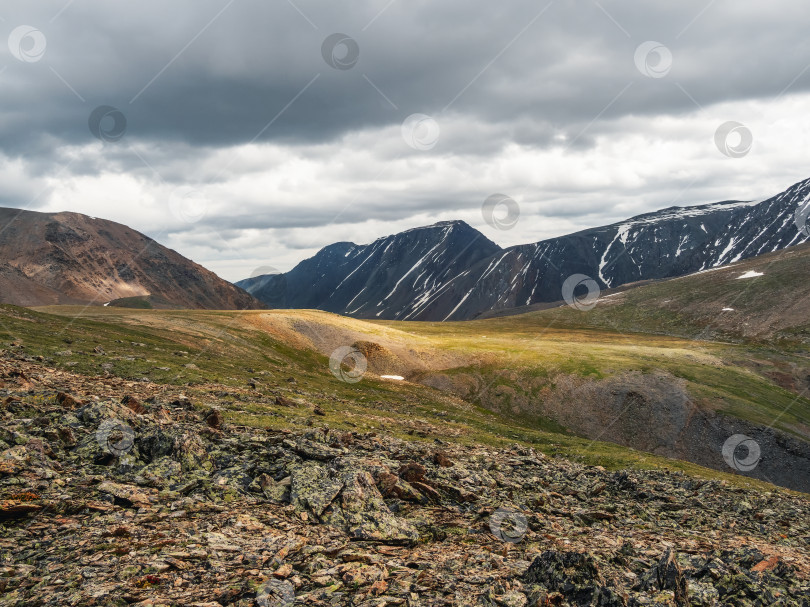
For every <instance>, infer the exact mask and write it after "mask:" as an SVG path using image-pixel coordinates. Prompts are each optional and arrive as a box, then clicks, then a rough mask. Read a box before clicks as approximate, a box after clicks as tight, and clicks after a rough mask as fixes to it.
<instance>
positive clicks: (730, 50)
mask: <svg viewBox="0 0 810 607" xmlns="http://www.w3.org/2000/svg"><path fill="white" fill-rule="evenodd" d="M387 5H388V3H384V2H364V3H354V4H353V5H352V6H351V8H348V7H346V6H343V5H338V4H335V3H331V2H322V1H318V2H314V1H308V0H297V2H295V4H294V5H293V4H291V3H287V2H276V3H267V2H261V1H259V0H255V1H246V0H238V1H236V2H233V3H232V4H230V3H228V2H226V1H224V0H217V1H213V0H202V1H201V0H194V1H193V2H192V1H191V0H183V1H175V2H172V3H161V2H156V1H145V2H139V3H137V4H123V3H109V2H100V1H91V0H82V1H81V2H75V3H72V4H70V6H68V8H67V9H65V10H64V12H62V13H61V14H59V15H58V16H56V15H57V13H59V11H60V9H61V8H63V7H64V6H65V5H64V4H62V3H61V2H48V3H37V4H36V5H33V4H32V3H30V2H21V1H13V2H6V3H5V4H4V7H3V12H2V16H3V19H4V20H5V21H4V23H3V24H2V29H3V30H4V31H6V34H8V33H10V32H11V31H12V30H13V29H14V27H16V26H17V25H21V24H30V25H32V26H34V27H37V28H39V29H40V30H41V31H42V32H43V34H44V35H45V36H46V38H47V50H46V52H45V55H44V57H43V59H42V60H41V61H39V62H36V63H22V62H19V61H17V60H15V59H14V58H13V57H12V56H11V55H10V53H9V52H8V50H7V49H6V52H5V54H4V55H5V56H4V57H3V63H4V64H5V67H6V69H5V71H4V73H3V74H2V75H0V81H1V82H2V83H3V88H4V101H3V105H2V110H0V141H2V146H3V149H4V150H5V151H6V152H7V153H10V154H15V153H22V154H26V155H32V156H33V155H37V154H42V153H43V152H44V151H46V150H48V149H51V148H52V141H53V138H56V139H58V140H60V141H63V142H69V143H86V142H88V141H91V140H92V135H91V134H90V132H89V130H88V128H87V119H88V116H89V114H90V112H91V111H92V109H93V108H95V107H96V106H97V105H101V104H108V105H112V106H115V107H117V108H119V109H121V111H122V112H124V114H125V115H126V117H127V121H128V132H127V137H130V138H133V139H144V140H150V141H158V142H167V141H174V142H183V143H187V144H191V145H195V146H199V145H208V146H224V145H231V144H236V143H244V142H248V141H251V140H252V139H253V138H254V137H257V136H259V140H262V141H264V140H270V139H272V140H276V141H279V142H285V143H304V142H306V143H311V142H317V141H328V140H330V139H333V138H335V137H338V136H340V135H342V134H343V133H346V132H347V131H352V130H356V129H363V128H372V127H378V126H381V125H385V124H398V123H400V122H401V121H402V120H403V119H404V118H405V117H406V116H408V115H409V114H411V113H414V112H423V113H426V114H430V115H432V116H434V117H436V118H437V120H439V121H441V119H442V117H443V116H447V115H448V114H451V113H453V114H461V115H464V116H468V117H469V119H470V120H478V121H484V122H488V123H493V124H501V125H505V126H506V129H505V131H506V132H508V130H509V129H508V125H509V124H520V123H529V124H530V125H531V128H529V129H523V128H521V129H520V131H519V132H518V133H516V137H517V138H519V139H523V140H526V141H528V142H530V143H533V144H537V145H548V144H551V143H552V136H553V134H554V133H557V132H565V133H566V134H568V135H569V137H576V136H577V134H578V133H580V132H581V131H582V130H583V129H584V128H585V127H586V126H587V125H588V124H589V123H590V122H591V121H592V120H594V119H595V118H596V117H597V116H600V118H605V119H606V118H615V117H618V116H622V115H627V114H636V115H638V114H678V113H682V112H691V111H693V110H694V109H695V102H697V103H698V104H700V105H702V106H708V105H711V104H712V103H716V102H721V101H727V100H732V99H744V98H757V97H771V96H776V95H779V94H780V92H781V91H782V90H783V89H784V88H785V87H787V86H788V85H790V84H791V82H792V81H793V80H794V79H795V82H793V85H792V87H791V89H790V90H791V91H793V92H798V91H802V90H806V89H807V87H808V86H810V77H808V76H807V74H805V75H804V76H801V77H798V79H797V76H800V74H801V72H802V70H803V69H805V68H806V66H807V63H808V62H810V46H809V43H808V42H807V39H806V31H807V26H808V22H810V14H808V13H807V11H803V10H801V9H800V7H797V5H796V3H795V2H777V3H772V4H770V5H769V6H768V7H767V10H766V9H765V7H762V5H761V4H758V3H755V2H751V1H748V2H746V1H743V2H739V1H738V2H734V3H731V2H716V3H709V2H704V1H692V2H682V3H678V4H677V5H674V4H673V5H662V4H661V3H644V4H640V3H633V4H632V5H631V4H629V3H622V2H615V1H614V2H608V1H605V2H603V3H601V4H599V3H596V2H586V1H583V2H570V1H569V2H566V1H562V2H560V1H557V2H553V3H551V4H550V5H547V4H546V3H545V2H540V3H537V2H528V1H521V2H510V3H508V4H503V5H499V6H493V5H492V3H488V2H487V3H485V2H473V1H470V0H464V1H463V2H462V1H460V0H458V1H447V2H442V3H436V2H404V1H401V2H397V1H395V2H393V3H392V4H390V6H387ZM386 6H387V8H386ZM296 7H298V9H299V10H300V12H301V13H304V15H306V17H304V16H302V15H301V14H299V12H298V10H296ZM758 7H761V8H758ZM55 16H56V18H55V19H54V17H55ZM308 20H309V21H311V24H310V23H309V22H308ZM769 21H770V22H772V25H773V27H767V22H769ZM763 22H764V23H763ZM316 27H317V29H316ZM333 32H344V33H346V34H347V35H349V36H352V37H353V38H354V39H356V40H357V43H358V45H359V48H360V55H359V60H358V62H357V64H356V65H355V66H354V68H352V69H349V70H336V69H333V68H331V67H329V66H328V65H327V64H326V62H325V61H324V60H323V58H322V56H321V43H322V42H323V40H324V39H325V38H326V37H327V36H328V35H329V34H331V33H333ZM646 40H657V41H659V42H661V43H662V44H664V45H666V46H668V47H669V48H670V49H671V51H672V54H673V63H672V70H671V73H670V74H669V75H668V76H667V78H664V79H660V80H655V79H649V78H645V77H644V76H643V75H641V74H640V73H639V72H638V71H637V69H636V67H635V65H634V62H633V55H634V52H635V49H636V47H637V46H638V45H639V44H640V43H642V42H644V41H646ZM496 57H497V59H496ZM488 66H489V67H488ZM313 79H314V81H313ZM150 83H151V84H150ZM628 85H632V86H630V87H629V88H627V89H626V87H627V86H628ZM307 86H308V88H306V90H305V91H304V92H303V93H302V92H301V91H302V90H303V89H305V87H307ZM375 87H376V89H379V91H378V90H376V89H375ZM71 89H72V90H71ZM625 89H626V90H625ZM681 89H683V90H681ZM622 91H624V92H622ZM299 95H300V96H299ZM617 96H619V98H618V99H617ZM80 97H81V98H82V99H84V101H82V100H81V99H80ZM296 97H297V99H296ZM690 97H691V98H690ZM386 98H387V100H386ZM293 99H296V100H295V102H294V103H292V104H291V105H289V107H287V109H286V110H284V108H285V106H287V104H288V103H290V101H291V100H293ZM392 104H393V105H396V108H394V107H393V105H392ZM282 110H284V111H283V113H282V115H281V116H278V114H279V113H280V112H282ZM277 116H278V117H277ZM274 118H276V119H275V122H273V123H272V125H270V126H269V127H268V126H267V125H268V123H270V122H271V121H272V120H273V119H274ZM265 128H266V130H264V131H263V129H265ZM591 128H592V129H594V128H595V130H596V131H598V129H599V125H596V126H595V127H593V126H592V127H591ZM260 133H262V134H261V135H259V134H260ZM582 141H584V142H585V143H587V142H588V139H587V138H585V139H583V140H582ZM492 143H493V142H492V141H491V140H487V141H484V142H481V147H482V148H483V149H484V153H486V149H487V148H488V147H489V146H491V145H492ZM580 143H581V142H580ZM468 145H469V144H468ZM470 147H474V146H470Z"/></svg>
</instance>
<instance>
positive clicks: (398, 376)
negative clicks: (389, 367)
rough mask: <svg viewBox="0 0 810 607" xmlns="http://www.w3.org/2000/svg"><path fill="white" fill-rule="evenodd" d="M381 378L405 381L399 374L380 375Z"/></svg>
mask: <svg viewBox="0 0 810 607" xmlns="http://www.w3.org/2000/svg"><path fill="white" fill-rule="evenodd" d="M380 377H381V378H382V379H392V380H394V381H405V378H404V377H402V376H401V375H380Z"/></svg>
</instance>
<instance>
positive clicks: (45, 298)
mask: <svg viewBox="0 0 810 607" xmlns="http://www.w3.org/2000/svg"><path fill="white" fill-rule="evenodd" d="M130 297H143V298H147V299H149V300H150V301H157V302H161V307H176V308H210V309H229V310H232V309H256V308H262V307H264V306H263V304H261V303H260V302H259V301H258V300H256V299H254V298H253V297H251V296H250V295H249V294H248V293H246V292H245V291H243V290H242V289H239V288H237V287H235V286H234V285H232V284H230V283H229V282H227V281H225V280H222V279H221V278H219V277H218V276H217V275H216V274H214V273H213V272H210V271H209V270H206V269H205V268H203V267H202V266H200V265H198V264H196V263H194V262H192V261H189V260H188V259H186V258H185V257H183V256H182V255H180V254H179V253H176V252H175V251H172V250H171V249H167V248H166V247H164V246H162V245H160V244H158V243H157V242H155V241H154V240H152V239H151V238H149V237H147V236H144V235H143V234H140V233H139V232H136V231H135V230H132V229H131V228H128V227H127V226H124V225H121V224H119V223H114V222H112V221H107V220H104V219H96V218H93V217H88V216H87V215H81V214H79V213H37V212H33V211H21V210H18V209H10V208H0V303H10V304H16V305H23V306H37V305H50V304H94V305H102V304H105V303H108V302H110V301H112V300H116V299H121V298H130Z"/></svg>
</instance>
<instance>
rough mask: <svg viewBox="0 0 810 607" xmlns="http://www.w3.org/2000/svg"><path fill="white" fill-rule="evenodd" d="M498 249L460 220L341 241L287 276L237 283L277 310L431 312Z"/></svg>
mask: <svg viewBox="0 0 810 607" xmlns="http://www.w3.org/2000/svg"><path fill="white" fill-rule="evenodd" d="M500 250H501V248H500V247H499V246H498V245H496V244H495V243H494V242H492V241H491V240H489V239H488V238H487V237H486V236H484V235H483V234H481V232H479V231H477V230H474V229H473V228H471V227H470V226H468V225H467V224H466V223H464V222H463V221H449V222H442V223H437V224H434V225H432V226H427V227H424V228H415V229H412V230H407V231H405V232H402V233H400V234H394V235H393V236H387V237H385V238H380V239H379V240H376V241H374V242H373V243H372V244H369V245H356V244H354V243H351V242H339V243H336V244H333V245H330V246H328V247H325V248H324V249H321V251H319V252H318V253H317V254H316V255H315V256H314V257H312V258H310V259H307V260H305V261H302V262H301V263H300V264H298V265H297V266H296V267H295V268H293V269H292V270H291V271H290V272H287V273H286V274H276V275H266V276H258V277H255V278H249V279H246V280H242V281H239V282H237V283H236V284H237V286H240V287H242V288H244V289H245V290H246V291H248V292H249V293H251V294H252V295H254V296H255V297H257V298H259V299H260V300H262V301H264V302H266V303H267V304H268V305H270V306H273V307H279V308H318V309H321V310H327V311H330V312H338V313H341V314H348V315H350V316H357V317H360V318H375V317H380V318H402V319H405V318H413V317H420V318H421V317H423V316H424V315H425V314H427V315H428V316H431V315H433V308H432V307H431V304H430V302H431V299H432V298H434V297H435V296H436V295H437V293H438V292H439V291H441V289H443V288H444V287H445V285H447V284H449V283H450V282H452V281H453V280H454V279H456V278H458V277H459V276H460V275H463V274H464V272H466V271H467V270H468V269H469V268H470V267H471V266H473V265H475V264H476V263H477V262H480V261H482V260H484V259H487V258H489V257H490V256H492V255H493V254H495V253H497V252H499V251H500Z"/></svg>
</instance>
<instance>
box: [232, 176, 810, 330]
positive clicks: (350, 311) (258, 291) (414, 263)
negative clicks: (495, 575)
mask: <svg viewBox="0 0 810 607" xmlns="http://www.w3.org/2000/svg"><path fill="white" fill-rule="evenodd" d="M808 201H810V179H808V180H806V181H803V182H801V183H798V184H796V185H794V186H793V187H791V188H789V189H788V190H786V191H785V192H782V193H781V194H779V195H777V196H774V197H773V198H769V199H767V200H765V201H762V202H758V203H757V202H741V201H727V202H717V203H713V204H705V205H700V206H694V207H683V208H682V207H671V208H668V209H663V210H661V211H656V212H654V213H647V214H644V215H639V216H637V217H633V218H631V219H628V220H626V221H622V222H619V223H615V224H613V225H609V226H604V227H599V228H593V229H588V230H583V231H581V232H577V233H575V234H570V235H568V236H563V237H560V238H552V239H549V240H544V241H541V242H537V243H534V244H528V245H519V246H514V247H510V248H507V249H501V248H500V247H498V246H497V245H496V244H495V243H493V242H491V241H489V240H488V239H487V238H486V237H484V236H483V235H482V234H481V233H480V232H478V231H476V230H474V229H473V228H471V227H470V226H468V225H467V224H465V223H464V222H461V221H455V222H444V223H439V224H436V225H433V226H428V227H425V228H417V229H414V230H408V231H407V232H403V233H402V234H396V235H393V236H388V237H386V238H381V239H379V240H377V241H375V242H374V243H372V244H370V245H365V246H358V245H354V244H352V243H338V244H334V245H331V246H328V247H326V248H324V249H323V250H321V251H320V252H319V253H318V254H317V255H315V257H313V258H311V259H308V260H306V261H303V262H301V263H300V264H298V266H296V267H295V268H294V269H293V270H291V271H290V272H288V273H287V274H280V275H276V276H273V277H257V278H251V279H247V280H243V281H240V282H238V283H237V284H238V285H239V286H241V287H243V288H244V289H245V290H247V291H248V292H250V293H253V294H254V295H255V296H256V297H258V298H259V299H262V300H263V301H265V302H267V303H268V305H271V306H273V307H287V308H318V309H322V310H328V311H331V312H338V313H341V314H347V315H350V316H356V317H358V318H384V319H392V320H431V321H442V320H463V319H470V318H475V317H476V316H478V315H480V314H482V313H484V312H488V311H492V310H500V309H506V308H513V307H517V306H526V305H531V304H535V303H542V302H554V301H560V300H562V299H563V295H562V285H563V283H564V282H565V280H566V279H567V278H568V277H570V276H572V275H574V274H584V275H586V276H588V277H590V278H592V279H593V280H594V281H595V282H596V283H597V284H598V285H599V287H600V288H602V289H604V288H614V287H618V286H620V285H622V284H626V283H629V282H635V281H639V280H646V279H654V278H669V277H674V276H683V275H685V274H690V273H693V272H697V271H700V270H705V269H708V268H712V267H716V266H720V265H724V264H727V263H730V262H733V261H738V260H740V259H746V258H749V257H754V256H757V255H761V254H764V253H769V252H772V251H777V250H779V249H783V248H785V247H788V246H792V245H796V244H800V243H803V242H807V241H808V240H810V238H809V237H808V236H807V235H805V234H804V233H803V232H801V231H799V229H798V227H797V226H796V222H795V216H796V212H797V209H799V208H800V207H801V206H802V205H805V206H806V205H807V203H808ZM808 225H810V224H808Z"/></svg>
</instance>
